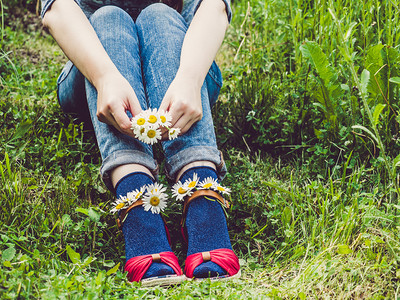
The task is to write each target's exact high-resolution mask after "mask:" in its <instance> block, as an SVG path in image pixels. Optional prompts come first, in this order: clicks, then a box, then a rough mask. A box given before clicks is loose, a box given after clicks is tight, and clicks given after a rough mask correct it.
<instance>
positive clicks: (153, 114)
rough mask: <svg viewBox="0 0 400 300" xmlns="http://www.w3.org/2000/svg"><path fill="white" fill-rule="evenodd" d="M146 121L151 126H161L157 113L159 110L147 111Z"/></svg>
mask: <svg viewBox="0 0 400 300" xmlns="http://www.w3.org/2000/svg"><path fill="white" fill-rule="evenodd" d="M146 120H147V122H149V123H150V124H151V125H153V126H155V127H158V125H159V122H160V121H159V120H160V117H159V113H158V112H157V109H155V108H154V109H149V110H146Z"/></svg>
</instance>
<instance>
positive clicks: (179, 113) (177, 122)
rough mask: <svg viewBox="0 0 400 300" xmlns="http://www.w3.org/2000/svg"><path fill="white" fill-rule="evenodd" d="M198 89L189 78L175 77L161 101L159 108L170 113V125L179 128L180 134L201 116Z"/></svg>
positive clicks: (201, 110) (201, 109)
mask: <svg viewBox="0 0 400 300" xmlns="http://www.w3.org/2000/svg"><path fill="white" fill-rule="evenodd" d="M200 89H201V87H196V85H195V84H193V82H190V80H185V79H181V78H178V77H176V78H175V79H174V81H173V82H172V83H171V85H170V86H169V88H168V90H167V92H166V93H165V96H164V99H163V100H162V102H161V105H160V110H164V111H169V112H170V113H171V116H172V121H171V124H172V126H171V127H175V128H180V129H181V134H184V133H186V132H187V131H188V130H189V129H190V127H192V125H193V124H194V123H195V122H197V121H200V120H201V118H202V117H203V108H202V106H201V92H200ZM163 138H165V134H163Z"/></svg>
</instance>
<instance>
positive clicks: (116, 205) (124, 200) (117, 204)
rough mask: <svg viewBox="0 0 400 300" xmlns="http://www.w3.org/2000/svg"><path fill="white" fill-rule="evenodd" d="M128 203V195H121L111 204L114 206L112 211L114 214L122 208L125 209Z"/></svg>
mask: <svg viewBox="0 0 400 300" xmlns="http://www.w3.org/2000/svg"><path fill="white" fill-rule="evenodd" d="M127 203H128V201H127V198H126V197H121V198H119V199H117V200H116V201H115V202H114V203H112V204H111V205H113V206H114V208H113V209H111V210H110V213H112V214H114V213H116V212H118V211H120V210H121V209H124V208H125V206H126V205H127Z"/></svg>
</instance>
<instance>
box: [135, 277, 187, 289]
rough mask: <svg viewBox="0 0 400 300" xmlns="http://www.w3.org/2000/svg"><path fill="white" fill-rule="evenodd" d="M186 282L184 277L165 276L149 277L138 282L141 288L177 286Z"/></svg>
mask: <svg viewBox="0 0 400 300" xmlns="http://www.w3.org/2000/svg"><path fill="white" fill-rule="evenodd" d="M185 280H187V277H186V276H185V275H181V276H178V275H165V276H160V277H151V278H146V279H142V280H141V281H140V282H141V284H142V287H153V286H168V285H177V284H180V283H182V282H183V281H185Z"/></svg>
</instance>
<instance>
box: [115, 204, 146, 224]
mask: <svg viewBox="0 0 400 300" xmlns="http://www.w3.org/2000/svg"><path fill="white" fill-rule="evenodd" d="M140 205H143V200H141V199H140V200H138V201H136V202H134V203H132V204H131V206H129V207H128V208H126V209H123V210H121V212H120V213H119V216H118V219H117V225H118V229H119V230H122V226H123V225H124V222H125V219H126V216H127V215H128V212H130V211H131V209H133V208H135V207H138V206H140Z"/></svg>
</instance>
